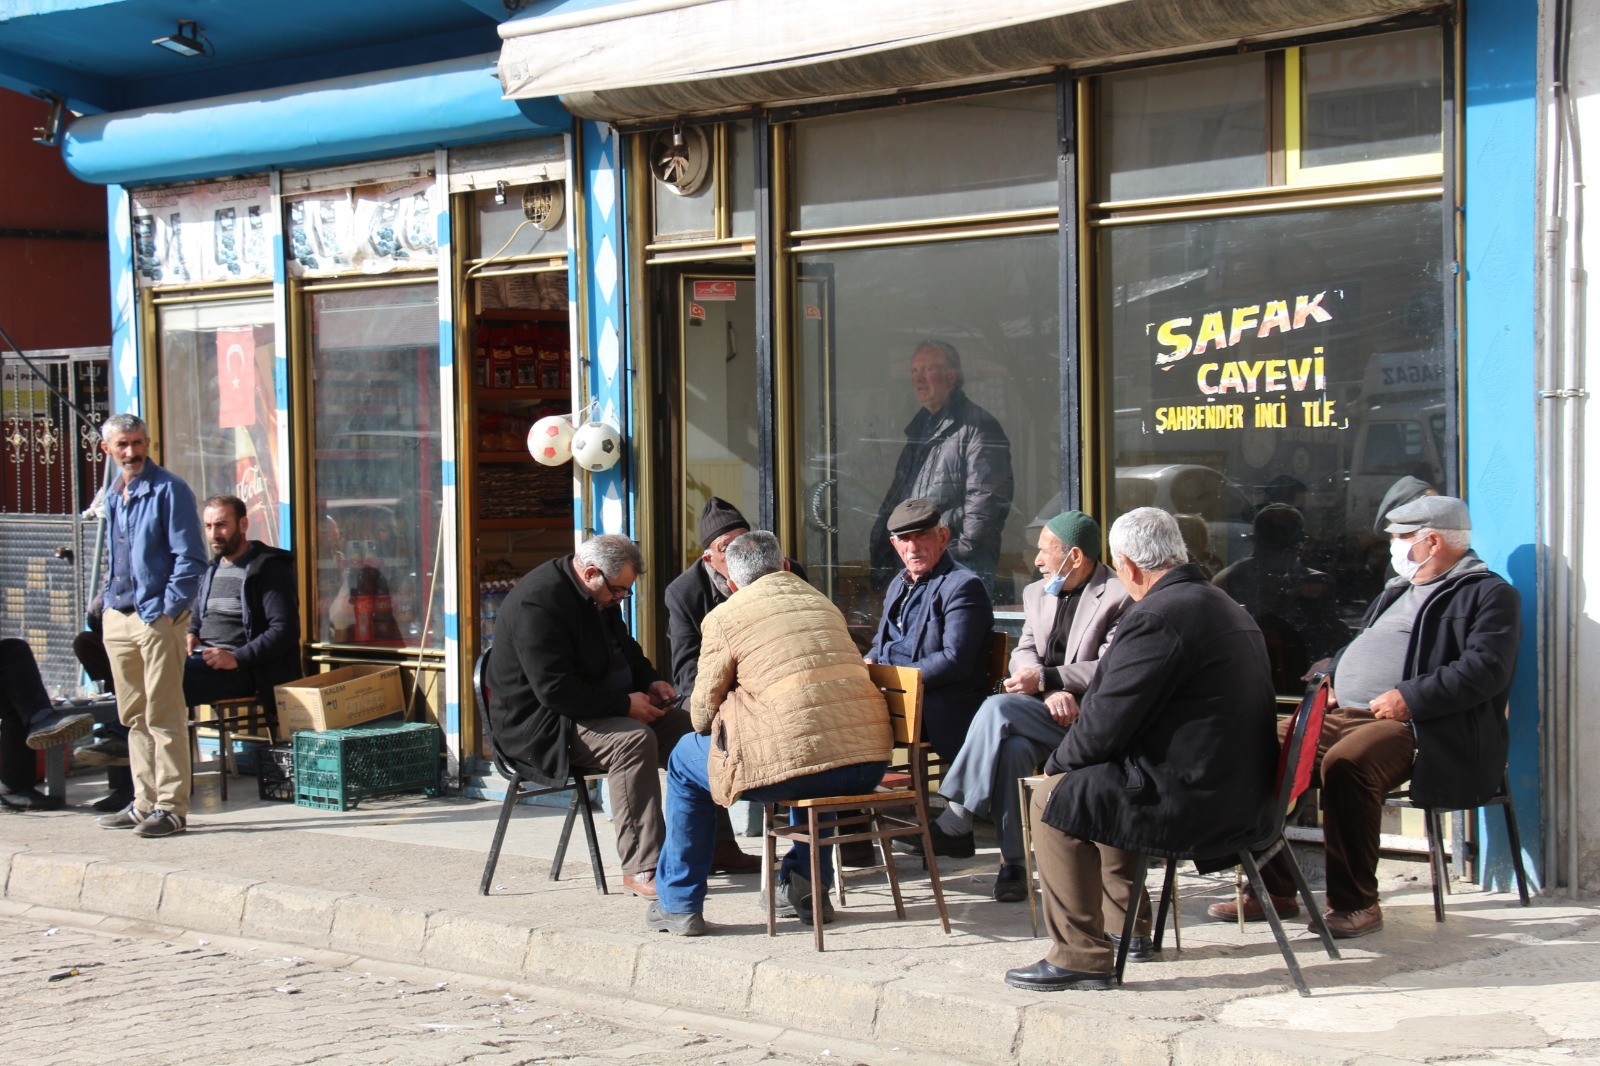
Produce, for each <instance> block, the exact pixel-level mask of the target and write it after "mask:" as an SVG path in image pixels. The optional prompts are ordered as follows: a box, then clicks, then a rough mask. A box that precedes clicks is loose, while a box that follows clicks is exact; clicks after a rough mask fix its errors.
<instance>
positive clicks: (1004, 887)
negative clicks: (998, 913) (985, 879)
mask: <svg viewBox="0 0 1600 1066" xmlns="http://www.w3.org/2000/svg"><path fill="white" fill-rule="evenodd" d="M994 898H995V899H996V900H997V901H998V902H1000V903H1021V902H1022V901H1023V900H1025V899H1027V898H1028V871H1027V869H1026V868H1025V867H1022V866H1018V865H1016V864H1015V863H1009V862H1003V863H1001V864H1000V872H999V873H997V874H995V875H994Z"/></svg>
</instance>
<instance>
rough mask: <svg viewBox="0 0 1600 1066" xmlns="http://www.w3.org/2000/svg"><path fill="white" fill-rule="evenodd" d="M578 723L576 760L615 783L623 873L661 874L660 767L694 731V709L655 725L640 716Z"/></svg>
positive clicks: (615, 821) (667, 716)
mask: <svg viewBox="0 0 1600 1066" xmlns="http://www.w3.org/2000/svg"><path fill="white" fill-rule="evenodd" d="M573 726H574V728H573V731H572V746H571V747H570V749H569V755H570V758H571V759H572V764H573V765H574V766H578V767H581V768H583V769H586V770H603V771H605V774H606V780H607V781H608V782H609V783H610V785H611V824H612V825H613V826H615V827H616V830H617V854H618V855H619V856H621V858H622V872H623V873H625V874H630V875H635V874H642V873H651V874H653V873H655V870H656V860H657V859H658V858H660V856H661V844H662V842H663V841H664V840H665V839H666V823H665V822H663V821H662V817H661V776H660V771H662V770H665V769H666V768H667V757H668V756H669V755H671V754H672V749H673V748H674V747H675V746H676V745H677V743H678V741H679V740H680V739H682V738H683V736H684V735H685V734H688V733H692V732H693V731H694V727H693V726H692V725H691V724H690V722H689V712H688V711H686V710H684V709H683V708H681V707H679V708H677V709H676V710H671V711H668V712H667V713H666V714H664V715H662V716H661V717H660V718H657V719H656V720H655V721H654V722H651V723H650V724H649V725H646V724H645V723H643V722H641V721H639V720H638V719H635V718H591V719H589V720H587V721H574V722H573Z"/></svg>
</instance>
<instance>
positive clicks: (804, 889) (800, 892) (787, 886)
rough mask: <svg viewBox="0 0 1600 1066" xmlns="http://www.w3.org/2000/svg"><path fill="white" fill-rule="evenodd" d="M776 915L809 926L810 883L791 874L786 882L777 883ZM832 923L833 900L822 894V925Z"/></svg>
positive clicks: (797, 875)
mask: <svg viewBox="0 0 1600 1066" xmlns="http://www.w3.org/2000/svg"><path fill="white" fill-rule="evenodd" d="M777 910H778V915H779V917H782V918H799V919H800V921H801V922H803V923H804V924H806V925H810V924H811V918H812V915H811V882H810V881H809V880H807V879H806V878H804V877H801V876H800V875H799V874H791V875H790V877H789V879H788V880H787V881H779V882H778V907H777ZM831 921H833V900H832V899H831V898H830V897H829V895H828V893H826V892H824V893H823V894H822V924H823V925H827V924H828V923H829V922H831Z"/></svg>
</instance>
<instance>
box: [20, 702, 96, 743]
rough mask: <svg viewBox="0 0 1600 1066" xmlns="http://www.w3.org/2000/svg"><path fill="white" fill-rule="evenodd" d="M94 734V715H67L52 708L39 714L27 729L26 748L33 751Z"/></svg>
mask: <svg viewBox="0 0 1600 1066" xmlns="http://www.w3.org/2000/svg"><path fill="white" fill-rule="evenodd" d="M92 732H94V715H92V714H67V713H65V712H64V711H58V710H56V709H54V708H49V709H47V710H44V711H41V712H39V714H37V715H35V716H34V719H33V721H32V723H31V724H30V725H29V727H28V747H30V748H32V749H34V750H35V751H43V750H44V749H45V748H49V747H53V746H55V745H57V744H67V743H70V742H71V741H74V740H77V739H78V738H79V737H86V736H88V735H89V734H90V733H92Z"/></svg>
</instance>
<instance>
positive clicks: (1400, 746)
mask: <svg viewBox="0 0 1600 1066" xmlns="http://www.w3.org/2000/svg"><path fill="white" fill-rule="evenodd" d="M1388 520H1389V523H1388V526H1387V527H1386V530H1385V531H1386V532H1387V533H1388V534H1389V535H1390V538H1391V540H1390V555H1391V558H1392V560H1393V562H1394V568H1395V572H1396V573H1397V574H1398V575H1399V576H1398V577H1396V578H1395V579H1394V580H1393V581H1391V582H1389V584H1388V585H1387V586H1386V587H1385V588H1384V590H1383V592H1381V593H1379V595H1378V598H1377V599H1376V600H1374V601H1373V602H1372V606H1370V607H1369V608H1367V615H1366V618H1365V619H1363V620H1362V624H1361V631H1360V633H1358V634H1357V635H1356V638H1355V639H1354V640H1352V641H1351V642H1350V643H1349V644H1348V645H1346V646H1345V648H1344V650H1343V651H1342V652H1340V653H1339V654H1338V656H1336V657H1335V659H1334V661H1333V664H1332V665H1331V666H1330V667H1329V670H1328V672H1329V673H1330V674H1331V675H1332V677H1333V691H1334V698H1335V699H1334V704H1335V705H1334V706H1333V707H1332V708H1331V709H1330V710H1329V711H1328V715H1327V718H1326V719H1325V720H1324V721H1323V725H1322V736H1321V738H1320V740H1319V741H1318V744H1317V755H1318V759H1319V765H1320V768H1321V775H1322V832H1323V847H1324V851H1325V852H1326V854H1327V866H1328V869H1327V885H1328V912H1327V922H1328V929H1329V931H1330V932H1332V933H1333V935H1334V936H1336V937H1340V938H1350V937H1358V936H1365V935H1366V934H1368V933H1373V932H1376V931H1378V930H1379V929H1381V928H1383V910H1382V908H1380V907H1379V905H1378V872H1377V871H1378V828H1379V823H1380V821H1381V819H1382V816H1383V798H1384V796H1385V795H1387V794H1388V793H1389V792H1390V791H1392V790H1393V789H1395V788H1397V787H1398V786H1399V785H1400V784H1402V783H1403V782H1404V781H1406V780H1407V779H1408V778H1409V779H1410V781H1411V797H1412V799H1413V800H1414V801H1415V802H1416V803H1419V804H1423V805H1425V806H1430V807H1442V808H1445V809H1447V810H1463V809H1470V808H1472V807H1477V806H1480V805H1482V804H1483V803H1484V802H1485V801H1486V800H1488V799H1490V798H1491V797H1493V796H1494V795H1495V794H1496V793H1497V792H1498V791H1499V789H1500V785H1501V782H1502V780H1503V779H1504V775H1505V769H1506V753H1507V751H1508V749H1509V746H1510V738H1509V734H1508V732H1507V729H1506V720H1505V710H1506V703H1507V701H1508V699H1509V697H1510V691H1511V675H1512V674H1513V673H1515V672H1516V667H1517V645H1518V642H1519V640H1520V639H1521V635H1522V620H1521V610H1522V598H1521V597H1520V596H1518V595H1517V590H1516V589H1514V588H1512V587H1511V585H1510V584H1508V583H1507V582H1506V581H1505V580H1504V579H1503V578H1501V577H1499V576H1498V575H1496V574H1495V573H1493V572H1492V571H1490V569H1489V567H1488V566H1487V565H1486V564H1485V563H1484V561H1483V560H1482V559H1480V558H1478V556H1477V554H1476V553H1475V552H1473V551H1472V548H1471V543H1472V518H1471V516H1470V514H1469V513H1468V511H1467V505H1466V504H1465V503H1463V502H1462V501H1461V500H1458V499H1456V498H1455V497H1453V496H1422V497H1420V498H1418V499H1415V500H1412V501H1411V502H1410V503H1407V504H1403V505H1402V506H1399V507H1396V508H1394V509H1393V510H1391V511H1389V512H1388ZM1261 872H1262V876H1263V879H1264V880H1265V881H1266V883H1267V891H1268V893H1269V894H1270V895H1271V896H1272V904H1273V906H1274V907H1275V908H1276V909H1277V911H1278V914H1279V915H1280V916H1284V917H1292V916H1293V915H1294V914H1296V913H1298V912H1299V906H1298V905H1297V904H1296V903H1295V898H1294V894H1295V888H1294V881H1293V880H1292V879H1291V877H1290V874H1289V871H1288V868H1287V866H1286V865H1285V864H1284V863H1282V862H1281V861H1280V860H1277V859H1274V860H1273V861H1272V862H1271V863H1268V864H1267V866H1266V867H1264V868H1263V869H1262V871H1261ZM1211 914H1212V915H1213V916H1214V917H1217V918H1222V919H1225V920H1227V921H1234V920H1236V919H1237V917H1238V910H1237V907H1236V905H1235V904H1234V903H1232V902H1229V903H1218V904H1215V905H1213V906H1212V907H1211ZM1263 917H1264V913H1263V911H1262V908H1261V903H1260V901H1259V900H1257V899H1255V897H1254V896H1250V897H1247V898H1246V900H1245V918H1246V920H1259V919H1261V918H1263Z"/></svg>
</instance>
